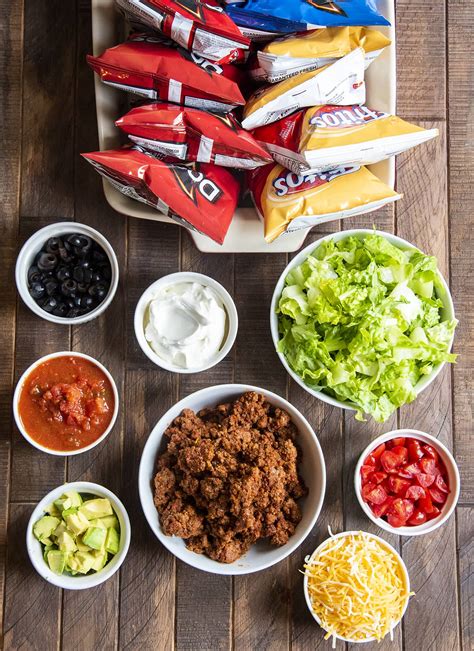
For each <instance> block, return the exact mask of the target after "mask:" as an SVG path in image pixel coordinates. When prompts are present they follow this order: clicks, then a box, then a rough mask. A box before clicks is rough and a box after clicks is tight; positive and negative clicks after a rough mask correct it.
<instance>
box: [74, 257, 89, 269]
mask: <svg viewBox="0 0 474 651" xmlns="http://www.w3.org/2000/svg"><path fill="white" fill-rule="evenodd" d="M77 266H78V267H81V268H82V269H88V268H89V267H90V266H91V263H90V260H89V259H88V258H81V259H80V260H78V261H77Z"/></svg>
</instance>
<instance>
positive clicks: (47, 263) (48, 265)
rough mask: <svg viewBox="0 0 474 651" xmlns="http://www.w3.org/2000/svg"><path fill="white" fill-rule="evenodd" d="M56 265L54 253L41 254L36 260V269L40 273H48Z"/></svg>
mask: <svg viewBox="0 0 474 651" xmlns="http://www.w3.org/2000/svg"><path fill="white" fill-rule="evenodd" d="M57 264H58V259H57V257H56V256H55V255H54V253H42V254H41V255H40V257H39V258H38V269H39V270H40V271H50V270H52V269H55V268H56V266H57Z"/></svg>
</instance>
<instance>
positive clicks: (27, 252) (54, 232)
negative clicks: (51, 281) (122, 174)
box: [15, 222, 119, 325]
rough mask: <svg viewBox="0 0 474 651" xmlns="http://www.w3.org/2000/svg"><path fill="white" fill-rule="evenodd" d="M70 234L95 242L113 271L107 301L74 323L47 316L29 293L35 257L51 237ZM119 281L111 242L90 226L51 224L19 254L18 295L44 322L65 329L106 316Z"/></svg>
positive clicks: (35, 234)
mask: <svg viewBox="0 0 474 651" xmlns="http://www.w3.org/2000/svg"><path fill="white" fill-rule="evenodd" d="M67 233H80V234H81V235H87V236H88V237H90V238H91V239H93V240H95V241H96V242H97V244H100V246H101V247H102V248H103V249H104V251H105V253H106V254H107V256H108V258H109V261H110V267H111V270H112V277H111V279H110V288H109V293H108V294H107V296H106V297H105V298H104V300H103V301H102V303H101V304H100V305H98V306H97V307H96V308H95V309H94V310H91V311H90V312H88V313H87V314H84V315H82V316H78V317H76V318H74V319H72V318H67V317H60V316H55V315H54V314H49V313H48V312H45V311H44V310H43V309H42V308H41V307H40V306H39V305H38V303H36V301H35V300H34V299H33V298H32V297H31V295H30V292H29V291H28V269H29V268H30V267H31V265H32V264H33V263H34V260H35V256H36V254H37V253H38V251H40V250H41V247H42V246H44V244H46V241H47V240H48V239H49V238H50V237H61V235H66V234H67ZM118 281H119V266H118V262H117V257H116V255H115V252H114V250H113V248H112V246H111V245H110V244H109V242H108V240H106V239H105V237H104V236H103V235H102V234H101V233H99V231H96V230H95V229H94V228H91V227H90V226H87V225H86V224H78V223H77V222H57V223H55V224H49V226H45V227H44V228H41V229H40V230H39V231H36V233H34V234H33V235H32V236H31V237H30V238H29V239H28V240H27V241H26V242H25V243H24V244H23V246H22V248H21V251H20V253H19V254H18V258H17V261H16V267H15V282H16V286H17V289H18V293H19V294H20V296H21V298H22V300H23V302H24V303H25V305H26V306H27V307H29V308H30V310H31V311H32V312H34V313H35V314H37V315H38V316H40V317H41V318H42V319H46V321H51V322H52V323H61V324H63V325H77V324H79V323H86V322H87V321H91V320H92V319H95V318H96V317H98V316H99V315H100V314H102V313H103V312H105V310H106V309H107V308H108V306H109V305H110V303H111V302H112V300H113V298H114V296H115V292H116V291H117V286H118Z"/></svg>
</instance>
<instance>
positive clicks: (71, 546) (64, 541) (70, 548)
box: [57, 531, 77, 552]
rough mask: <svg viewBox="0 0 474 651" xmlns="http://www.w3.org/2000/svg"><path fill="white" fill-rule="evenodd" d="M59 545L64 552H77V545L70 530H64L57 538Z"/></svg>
mask: <svg viewBox="0 0 474 651" xmlns="http://www.w3.org/2000/svg"><path fill="white" fill-rule="evenodd" d="M57 542H58V547H59V549H60V550H61V551H62V552H75V551H76V549H77V545H76V543H75V542H74V538H73V537H72V536H71V534H70V533H69V532H68V531H63V532H62V533H61V534H60V535H59V536H58V538H57Z"/></svg>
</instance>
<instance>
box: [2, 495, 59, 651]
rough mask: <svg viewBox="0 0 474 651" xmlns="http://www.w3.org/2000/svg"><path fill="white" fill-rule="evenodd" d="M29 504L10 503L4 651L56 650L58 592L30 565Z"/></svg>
mask: <svg viewBox="0 0 474 651" xmlns="http://www.w3.org/2000/svg"><path fill="white" fill-rule="evenodd" d="M33 508H34V505H33V504H12V506H11V509H10V525H9V529H8V539H9V541H21V544H9V545H8V552H7V576H6V590H5V622H4V632H5V639H4V644H5V649H12V650H13V649H44V651H54V650H55V649H59V627H60V610H61V592H62V591H61V590H60V589H59V588H56V587H55V586H53V585H51V584H50V583H47V582H46V581H44V580H43V579H42V578H41V577H40V576H39V574H37V573H36V571H35V570H34V569H33V566H32V565H31V563H30V559H29V557H28V553H27V551H26V545H25V544H24V542H23V541H24V540H25V536H26V526H27V524H28V520H29V518H30V515H31V512H32V511H33Z"/></svg>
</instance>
